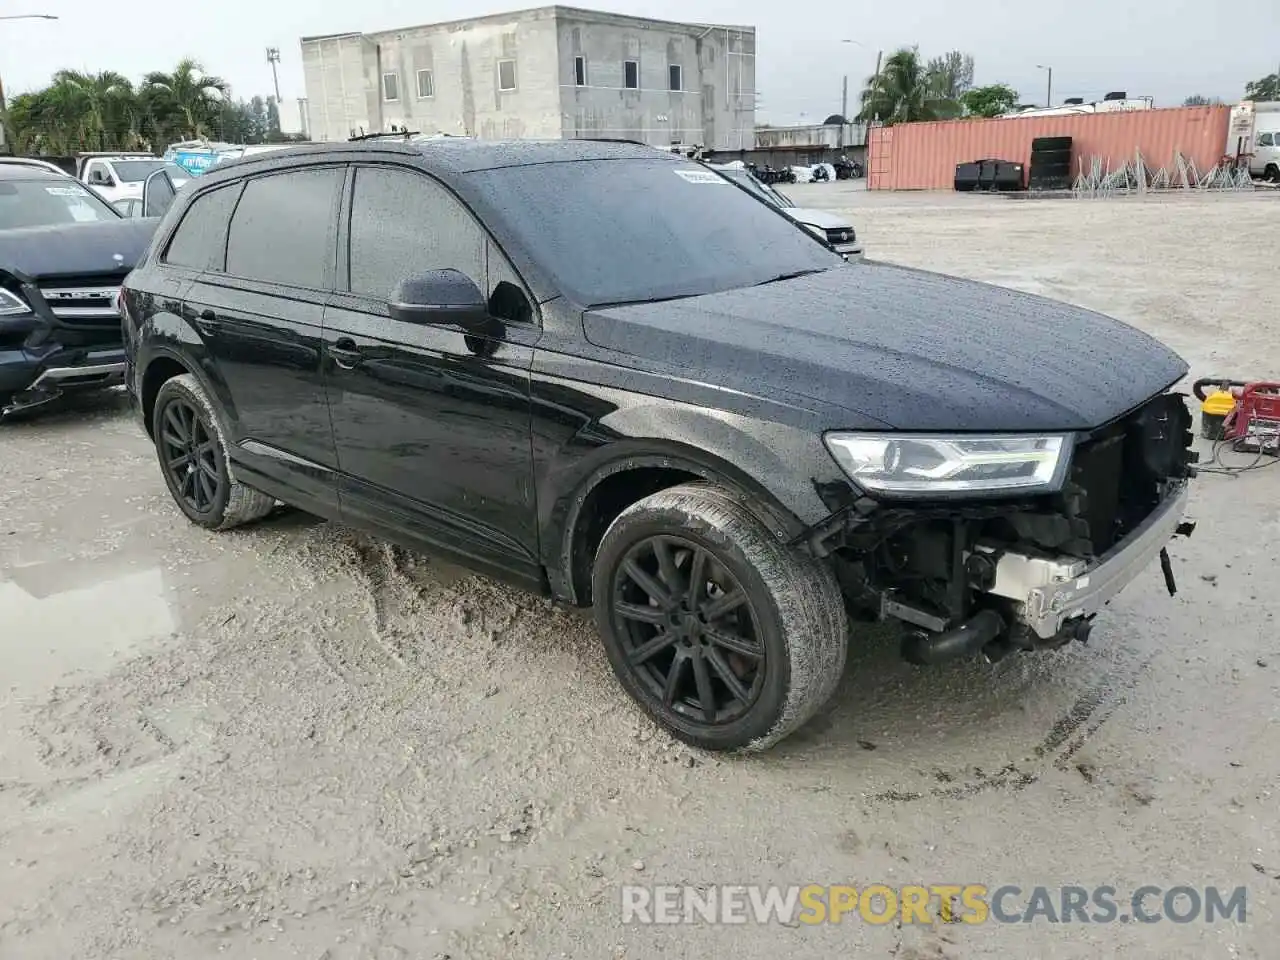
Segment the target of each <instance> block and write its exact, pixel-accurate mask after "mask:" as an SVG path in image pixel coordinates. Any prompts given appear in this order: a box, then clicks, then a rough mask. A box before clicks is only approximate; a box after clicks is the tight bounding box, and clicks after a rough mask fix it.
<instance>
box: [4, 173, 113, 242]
mask: <svg viewBox="0 0 1280 960" xmlns="http://www.w3.org/2000/svg"><path fill="white" fill-rule="evenodd" d="M118 219H120V214H118V213H117V212H116V211H115V210H113V209H112V208H111V206H110V205H109V204H108V203H106V201H104V200H102V199H101V198H99V197H97V196H94V194H92V193H91V192H89V191H88V190H86V189H85V188H84V187H82V186H80V185H79V184H78V183H76V182H75V181H74V180H72V179H71V178H70V177H67V178H66V179H54V178H52V177H47V178H42V179H40V180H0V230H14V229H17V228H19V227H47V226H53V225H55V224H61V223H90V222H93V221H95V220H118Z"/></svg>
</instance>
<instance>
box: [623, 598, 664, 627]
mask: <svg viewBox="0 0 1280 960" xmlns="http://www.w3.org/2000/svg"><path fill="white" fill-rule="evenodd" d="M613 609H614V611H615V612H617V614H618V616H620V617H625V618H626V619H627V620H635V621H637V622H638V623H652V624H665V623H666V622H667V616H666V614H665V613H663V612H662V610H661V609H660V608H659V607H651V606H648V605H647V604H643V603H616V604H614V607H613Z"/></svg>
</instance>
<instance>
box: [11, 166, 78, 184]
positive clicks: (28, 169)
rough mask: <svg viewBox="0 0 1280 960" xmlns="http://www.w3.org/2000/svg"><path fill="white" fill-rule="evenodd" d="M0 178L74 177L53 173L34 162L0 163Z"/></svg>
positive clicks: (51, 178) (55, 178) (42, 178)
mask: <svg viewBox="0 0 1280 960" xmlns="http://www.w3.org/2000/svg"><path fill="white" fill-rule="evenodd" d="M0 180H75V177H73V176H71V174H69V173H54V172H53V171H52V170H46V169H45V168H44V167H38V166H36V165H35V164H29V163H0ZM77 182H78V181H77Z"/></svg>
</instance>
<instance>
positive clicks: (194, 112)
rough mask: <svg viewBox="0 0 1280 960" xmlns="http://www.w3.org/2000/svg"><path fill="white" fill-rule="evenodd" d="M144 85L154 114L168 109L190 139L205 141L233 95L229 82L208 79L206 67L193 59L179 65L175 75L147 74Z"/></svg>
mask: <svg viewBox="0 0 1280 960" xmlns="http://www.w3.org/2000/svg"><path fill="white" fill-rule="evenodd" d="M142 85H143V91H144V92H145V93H146V94H148V97H147V99H148V100H149V101H150V103H149V106H150V107H151V108H152V113H153V114H155V113H156V112H163V111H164V110H165V108H168V109H170V110H172V111H174V112H175V113H177V114H178V115H179V117H180V119H181V121H182V123H181V125H182V132H183V133H184V134H185V135H186V136H188V137H203V136H205V135H206V134H207V133H208V132H209V126H210V124H212V123H213V121H214V120H215V119H216V118H217V116H218V112H219V107H220V104H221V102H222V101H223V100H225V99H226V97H227V96H228V94H229V93H230V91H231V88H230V86H229V85H228V84H227V82H226V81H225V80H223V79H222V78H220V77H212V76H206V75H205V72H204V67H202V66H201V65H200V64H199V63H197V62H196V61H195V60H192V59H190V58H187V59H184V60H180V61H178V65H177V66H176V67H175V68H174V70H173V72H172V73H149V74H147V76H146V79H145V80H143V82H142ZM155 119H159V117H156V118H155Z"/></svg>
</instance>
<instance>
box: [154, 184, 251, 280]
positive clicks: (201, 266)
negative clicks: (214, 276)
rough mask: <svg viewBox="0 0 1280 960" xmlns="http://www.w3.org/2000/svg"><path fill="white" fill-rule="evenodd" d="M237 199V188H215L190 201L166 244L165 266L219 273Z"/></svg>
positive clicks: (238, 190)
mask: <svg viewBox="0 0 1280 960" xmlns="http://www.w3.org/2000/svg"><path fill="white" fill-rule="evenodd" d="M239 196H240V184H238V183H234V184H231V185H230V186H226V187H218V188H217V189H216V190H210V191H209V192H208V193H202V194H201V195H200V196H198V197H196V198H195V199H194V200H193V201H191V206H189V207H187V212H186V213H184V214H183V216H182V222H181V223H180V224H178V229H177V230H176V231H175V232H174V234H173V239H172V240H170V241H169V249H168V250H166V251H165V255H164V258H163V259H164V262H165V263H170V264H173V265H174V266H178V267H191V268H192V269H195V270H219V271H220V270H222V269H223V266H224V265H225V262H226V254H227V226H228V224H229V222H230V220H231V212H232V211H233V210H234V209H235V207H236V199H237V198H238V197H239Z"/></svg>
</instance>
